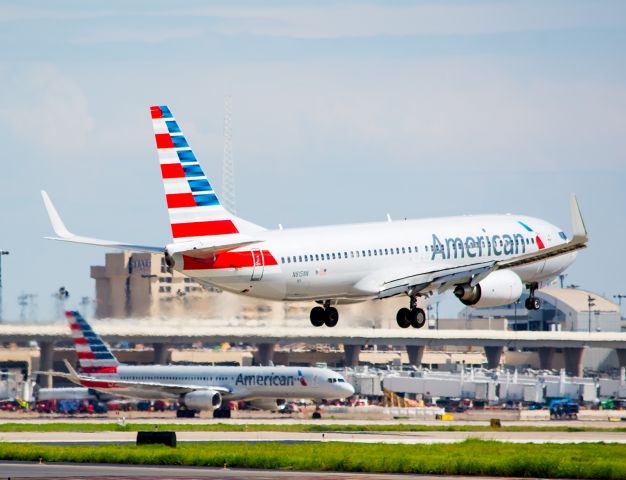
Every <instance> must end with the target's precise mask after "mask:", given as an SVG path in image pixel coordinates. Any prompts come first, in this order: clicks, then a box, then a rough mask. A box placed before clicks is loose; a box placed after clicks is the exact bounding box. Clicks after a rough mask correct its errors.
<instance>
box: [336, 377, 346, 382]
mask: <svg viewBox="0 0 626 480" xmlns="http://www.w3.org/2000/svg"><path fill="white" fill-rule="evenodd" d="M337 381H338V382H340V383H341V382H345V380H344V379H343V378H338V379H337Z"/></svg>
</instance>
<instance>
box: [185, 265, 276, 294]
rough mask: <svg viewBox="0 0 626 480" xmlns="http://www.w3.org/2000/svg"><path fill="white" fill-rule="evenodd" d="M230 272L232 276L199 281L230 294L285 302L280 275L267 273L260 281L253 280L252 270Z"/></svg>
mask: <svg viewBox="0 0 626 480" xmlns="http://www.w3.org/2000/svg"><path fill="white" fill-rule="evenodd" d="M243 270H244V269H241V270H240V271H238V272H230V273H231V274H230V275H224V274H221V275H207V276H202V277H201V276H197V277H195V278H197V279H198V280H199V281H201V282H204V283H207V284H210V285H212V286H214V287H217V288H220V289H222V290H225V291H227V292H230V293H236V294H238V295H245V296H247V297H253V298H261V299H265V300H283V299H284V298H285V291H286V288H285V281H284V278H283V276H282V275H281V274H280V273H272V272H268V271H267V270H268V269H266V272H265V273H264V275H263V278H261V279H260V280H252V276H251V273H252V270H251V269H249V270H250V272H245V271H243Z"/></svg>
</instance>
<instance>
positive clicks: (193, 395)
mask: <svg viewBox="0 0 626 480" xmlns="http://www.w3.org/2000/svg"><path fill="white" fill-rule="evenodd" d="M182 403H184V404H185V406H186V407H187V408H189V409H191V410H198V411H199V410H216V409H218V408H220V406H221V405H222V395H220V392H216V391H215V390H198V391H195V392H189V393H188V394H187V395H185V396H183V398H182Z"/></svg>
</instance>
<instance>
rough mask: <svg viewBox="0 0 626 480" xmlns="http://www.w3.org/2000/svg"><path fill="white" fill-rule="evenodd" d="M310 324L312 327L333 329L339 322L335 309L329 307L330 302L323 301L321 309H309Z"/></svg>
mask: <svg viewBox="0 0 626 480" xmlns="http://www.w3.org/2000/svg"><path fill="white" fill-rule="evenodd" d="M310 317H311V324H312V325H313V326H314V327H321V326H322V325H326V326H327V327H334V326H335V325H337V322H338V321H339V312H338V311H337V309H336V308H335V307H331V306H330V301H328V300H327V301H325V302H324V306H323V307H313V308H312V309H311V316H310Z"/></svg>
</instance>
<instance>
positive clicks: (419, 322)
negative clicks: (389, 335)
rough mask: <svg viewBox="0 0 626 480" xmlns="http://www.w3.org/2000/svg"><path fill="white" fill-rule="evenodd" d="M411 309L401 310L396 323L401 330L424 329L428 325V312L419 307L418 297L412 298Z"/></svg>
mask: <svg viewBox="0 0 626 480" xmlns="http://www.w3.org/2000/svg"><path fill="white" fill-rule="evenodd" d="M409 306H410V308H401V309H400V310H398V313H397V314H396V321H397V322H398V325H399V326H400V327H401V328H409V327H413V328H422V327H423V326H424V325H425V324H426V312H424V310H422V309H421V308H419V307H418V306H417V297H414V296H411V303H410V305H409Z"/></svg>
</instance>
